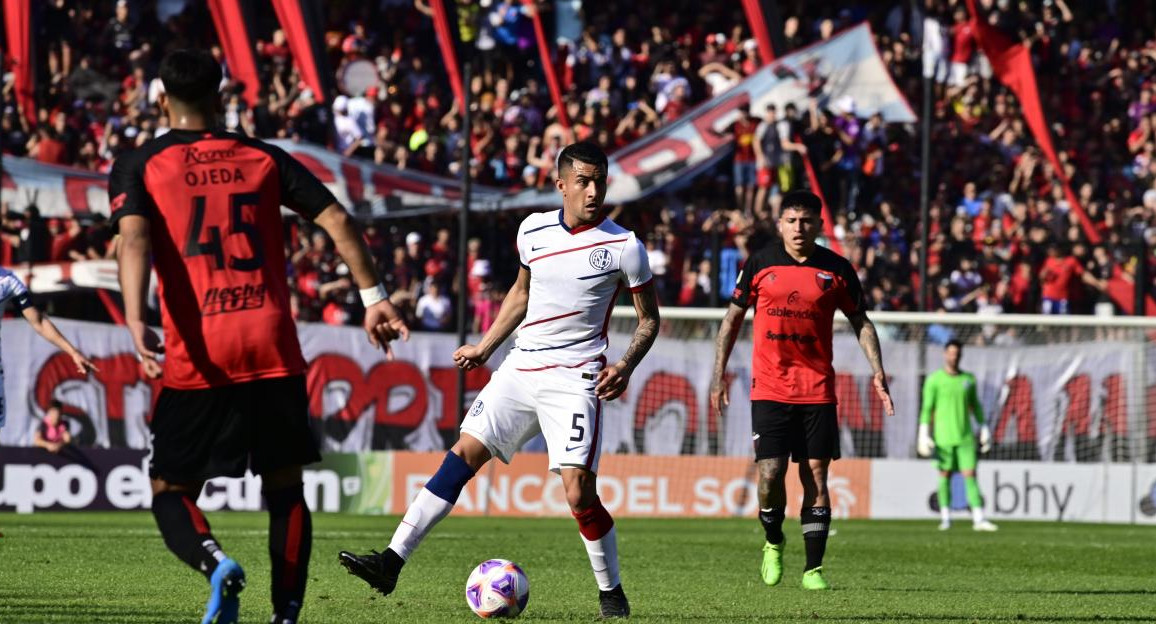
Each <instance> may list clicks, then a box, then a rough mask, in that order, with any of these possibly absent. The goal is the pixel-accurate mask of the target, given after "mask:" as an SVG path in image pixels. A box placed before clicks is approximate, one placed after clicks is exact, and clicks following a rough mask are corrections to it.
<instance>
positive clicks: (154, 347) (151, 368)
mask: <svg viewBox="0 0 1156 624" xmlns="http://www.w3.org/2000/svg"><path fill="white" fill-rule="evenodd" d="M128 331H129V333H130V334H132V343H133V345H134V346H136V359H138V360H140V365H141V370H142V371H144V375H145V377H146V378H148V379H160V376H161V363H160V362H159V361H158V360H159V359H160V356H161V354H162V353H164V352H165V346H164V345H163V344H161V339H160V336H157V334H156V332H154V331H153V330H151V329H149V326H148V325H145V324H144V323H143V322H141V321H130V322H129V323H128Z"/></svg>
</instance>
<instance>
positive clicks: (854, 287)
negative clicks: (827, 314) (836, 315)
mask: <svg viewBox="0 0 1156 624" xmlns="http://www.w3.org/2000/svg"><path fill="white" fill-rule="evenodd" d="M839 260H840V262H839V277H840V278H841V279H842V282H843V288H842V289H841V292H840V296H839V309H840V310H842V311H843V314H844V315H846V316H851V315H853V314H861V313H863V312H866V311H867V299H866V296H865V294H864V292H863V283H862V282H860V281H859V274H858V273H856V272H855V267H853V266H851V263H850V262H848V261H847V260H846V259H844V258H840V259H839Z"/></svg>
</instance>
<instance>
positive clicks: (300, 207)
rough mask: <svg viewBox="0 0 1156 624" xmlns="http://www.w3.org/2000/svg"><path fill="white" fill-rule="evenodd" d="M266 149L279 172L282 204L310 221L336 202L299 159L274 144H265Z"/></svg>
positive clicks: (331, 194)
mask: <svg viewBox="0 0 1156 624" xmlns="http://www.w3.org/2000/svg"><path fill="white" fill-rule="evenodd" d="M266 149H267V150H268V151H269V153H270V154H272V155H273V159H274V160H275V161H276V162H277V170H278V172H279V173H280V174H281V203H282V204H283V205H285V206H287V207H288V208H289V209H290V210H292V211H293V212H296V213H297V214H299V215H301V216H303V217H305V218H306V219H309V220H310V221H312V220H313V219H316V218H317V215H319V214H321V211H322V210H325V209H326V208H327V207H328V206H329V205H330V204H336V203H337V198H336V197H334V196H333V193H332V192H330V190H329V189H328V188H326V187H325V184H324V183H323V182H321V180H318V179H317V176H315V175H313V173H312V172H311V171H309V169H306V168H305V165H303V164H301V162H300V161H299V160H297V159H296V158H293V157H292V156H290V155H289V153H288V152H286V151H285V150H283V149H281V148H279V147H276V146H274V145H268V144H266Z"/></svg>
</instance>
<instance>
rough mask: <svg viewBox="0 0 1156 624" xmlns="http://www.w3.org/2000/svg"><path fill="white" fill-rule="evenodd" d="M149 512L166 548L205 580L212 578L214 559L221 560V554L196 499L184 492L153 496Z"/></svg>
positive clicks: (215, 563) (214, 567)
mask: <svg viewBox="0 0 1156 624" xmlns="http://www.w3.org/2000/svg"><path fill="white" fill-rule="evenodd" d="M152 509H153V517H154V518H156V521H157V527H158V528H159V529H160V530H161V537H163V538H164V540H165V546H168V547H169V550H171V551H173V554H175V555H176V556H177V557H180V559H181V561H184V562H185V563H187V564H188V565H189V567H191V568H192V569H194V570H196V571H197V572H200V573H201V574H204V575H205V577H206V578H208V577H210V576H212V575H213V570H215V569H217V556H218V555H220V557H221V558H222V559H223V558H224V553H222V552H221V547H220V546H219V545H218V544H217V540H216V538H214V537H213V534H212V532H211V531H210V530H209V521H208V520H206V519H205V515H204V514H203V513H201V510H200V509H198V508H197V504H196V502H195V500H194V499H193V498H192V497H191V496H189V495H188V494H185V493H183V492H161V493H160V494H157V495H156V496H154V497H153V505H152Z"/></svg>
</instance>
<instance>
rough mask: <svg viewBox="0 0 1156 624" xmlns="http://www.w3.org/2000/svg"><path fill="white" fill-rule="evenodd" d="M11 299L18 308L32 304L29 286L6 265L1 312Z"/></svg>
mask: <svg viewBox="0 0 1156 624" xmlns="http://www.w3.org/2000/svg"><path fill="white" fill-rule="evenodd" d="M9 301H14V302H15V303H16V308H17V309H19V310H24V309H25V308H27V307H28V306H30V305H32V301H31V299H30V298H29V297H28V288H27V287H26V286H25V285H24V282H22V281H20V278H19V277H16V274H15V273H13V272H12V271H9V270H8V269H5V268H4V267H0V312H2V311H3V310H4V306H5V305H7V304H8V302H9ZM3 426H4V366H3V363H2V362H0V427H3Z"/></svg>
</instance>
